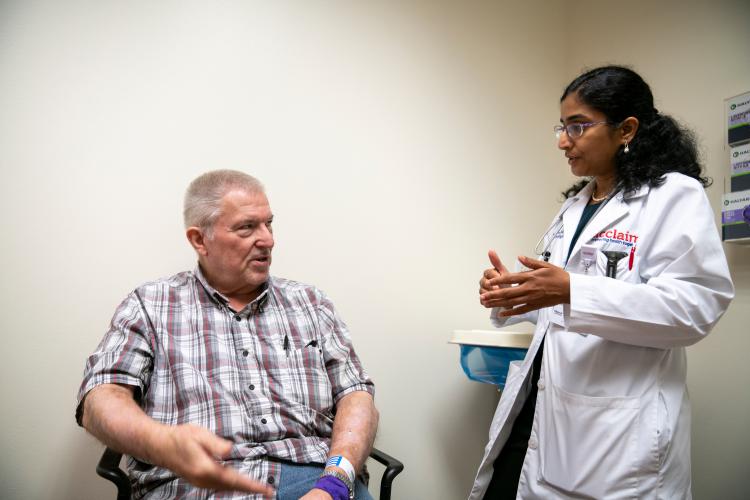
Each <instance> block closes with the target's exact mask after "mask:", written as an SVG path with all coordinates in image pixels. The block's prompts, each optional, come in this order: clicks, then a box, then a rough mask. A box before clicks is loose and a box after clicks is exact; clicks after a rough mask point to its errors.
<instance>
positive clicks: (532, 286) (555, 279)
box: [479, 252, 570, 316]
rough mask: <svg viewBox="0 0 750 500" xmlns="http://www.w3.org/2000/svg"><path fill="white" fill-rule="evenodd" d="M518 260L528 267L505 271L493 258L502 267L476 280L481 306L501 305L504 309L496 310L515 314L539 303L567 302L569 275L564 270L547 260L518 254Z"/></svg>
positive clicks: (538, 307)
mask: <svg viewBox="0 0 750 500" xmlns="http://www.w3.org/2000/svg"><path fill="white" fill-rule="evenodd" d="M490 253H491V254H493V253H494V252H490ZM495 257H497V255H495ZM492 259H493V257H492V256H490V260H492ZM518 260H519V261H520V262H521V264H523V265H524V266H526V267H528V268H529V269H531V271H525V272H522V273H509V272H508V270H507V269H505V267H504V266H502V264H500V259H497V263H498V264H500V266H501V268H502V271H498V272H497V275H492V273H490V274H491V276H490V277H486V278H483V279H482V281H480V286H481V291H480V296H479V301H480V302H481V304H482V305H483V306H484V307H487V308H492V307H502V308H505V310H504V311H501V312H500V316H517V315H519V314H524V313H527V312H529V311H534V310H536V309H541V308H543V307H550V306H555V305H557V304H568V303H570V275H569V274H568V272H567V271H565V270H564V269H563V268H561V267H558V266H554V265H552V264H550V263H549V262H544V261H541V260H536V259H530V258H528V257H519V258H518ZM494 265H495V263H494V262H493V266H494ZM495 269H496V270H497V268H495ZM485 276H487V271H485ZM513 285H517V286H513Z"/></svg>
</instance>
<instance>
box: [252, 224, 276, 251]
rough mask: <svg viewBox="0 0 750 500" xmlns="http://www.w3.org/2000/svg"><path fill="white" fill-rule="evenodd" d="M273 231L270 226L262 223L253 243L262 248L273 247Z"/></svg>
mask: <svg viewBox="0 0 750 500" xmlns="http://www.w3.org/2000/svg"><path fill="white" fill-rule="evenodd" d="M273 243H274V242H273V232H272V231H271V228H269V227H268V226H266V225H265V224H263V226H262V229H261V233H260V234H259V235H258V239H257V241H256V242H255V244H256V245H257V246H259V247H262V248H273Z"/></svg>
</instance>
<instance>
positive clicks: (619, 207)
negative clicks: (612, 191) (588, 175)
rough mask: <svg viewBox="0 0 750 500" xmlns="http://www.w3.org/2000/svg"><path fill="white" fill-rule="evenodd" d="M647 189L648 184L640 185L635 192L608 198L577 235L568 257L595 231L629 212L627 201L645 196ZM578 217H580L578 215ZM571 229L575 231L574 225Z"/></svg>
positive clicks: (604, 227) (606, 226) (601, 229)
mask: <svg viewBox="0 0 750 500" xmlns="http://www.w3.org/2000/svg"><path fill="white" fill-rule="evenodd" d="M589 186H591V184H589V185H588V186H586V187H589ZM649 189H650V188H649V187H648V186H641V187H640V188H639V189H638V190H637V191H636V192H635V193H633V194H631V195H629V196H623V194H622V193H618V194H616V195H615V197H614V198H612V199H611V200H609V202H608V203H607V204H606V205H604V207H602V209H601V210H600V211H599V212H598V213H596V214H595V215H594V217H593V218H592V219H591V221H590V222H589V223H588V225H586V227H585V228H584V229H583V231H582V232H581V235H580V236H579V237H578V241H576V245H575V247H574V248H573V251H572V252H571V253H570V257H571V258H572V257H573V255H575V254H576V253H577V252H578V251H579V250H580V249H581V246H583V245H585V244H586V243H588V242H589V241H590V240H591V239H592V238H593V237H594V236H595V235H596V234H597V233H600V232H601V231H604V230H605V229H608V228H610V227H612V225H614V224H615V223H616V222H617V221H619V220H622V219H623V218H624V217H625V216H627V215H628V213H629V212H630V205H629V203H628V201H629V200H631V199H633V198H637V197H640V196H645V195H646V194H648V191H649ZM582 192H583V191H582ZM587 201H588V196H587V197H586V199H585V200H584V205H585V203H586V202H587ZM581 210H583V209H581ZM578 217H579V219H580V215H579V216H578ZM577 223H578V222H577V221H576V224H577ZM573 230H574V231H575V227H574V229H573ZM566 231H567V227H566Z"/></svg>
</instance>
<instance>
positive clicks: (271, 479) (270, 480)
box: [268, 476, 276, 484]
mask: <svg viewBox="0 0 750 500" xmlns="http://www.w3.org/2000/svg"><path fill="white" fill-rule="evenodd" d="M275 482H276V478H275V477H273V476H268V484H273V483H275Z"/></svg>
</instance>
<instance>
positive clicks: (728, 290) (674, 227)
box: [566, 176, 734, 348]
mask: <svg viewBox="0 0 750 500" xmlns="http://www.w3.org/2000/svg"><path fill="white" fill-rule="evenodd" d="M670 182H671V183H672V184H671V185H669V183H670ZM648 196H649V198H648V200H647V206H645V207H644V208H643V209H642V210H644V211H645V212H644V213H643V214H642V215H641V221H642V222H641V224H642V225H646V224H647V225H649V226H651V227H652V228H653V231H650V232H649V234H650V239H651V241H650V243H649V244H648V245H647V246H645V247H643V246H639V252H638V254H637V256H638V258H639V259H641V262H640V264H639V273H640V282H637V283H636V282H626V281H622V280H616V279H611V278H607V277H603V276H587V275H582V274H575V273H571V274H570V297H571V304H570V311H569V318H566V319H567V320H568V321H567V326H568V329H569V330H571V331H575V332H585V333H590V334H594V335H597V336H599V337H602V338H605V339H607V340H613V341H616V342H622V343H625V344H631V345H637V346H644V347H655V348H673V347H681V346H687V345H690V344H693V343H695V342H697V341H699V340H700V339H702V338H703V337H705V336H706V335H707V334H708V333H709V332H710V331H711V329H712V328H713V326H714V325H715V324H716V322H718V321H719V318H721V316H722V314H723V313H724V311H725V310H726V309H727V307H728V306H729V303H730V301H731V300H732V298H733V297H734V286H733V285H732V281H731V278H730V275H729V268H728V266H727V262H726V257H725V256H724V251H723V249H722V247H721V241H720V239H719V236H718V232H717V230H716V225H715V223H714V218H713V211H712V210H711V206H710V204H709V202H708V199H707V198H706V195H705V192H704V190H703V188H702V186H701V185H700V184H699V183H698V182H697V181H695V180H693V179H689V178H685V177H682V176H679V177H668V179H667V182H666V183H665V184H664V185H662V186H660V187H658V188H652V189H651V191H650V193H649V194H648ZM641 249H642V250H641Z"/></svg>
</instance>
